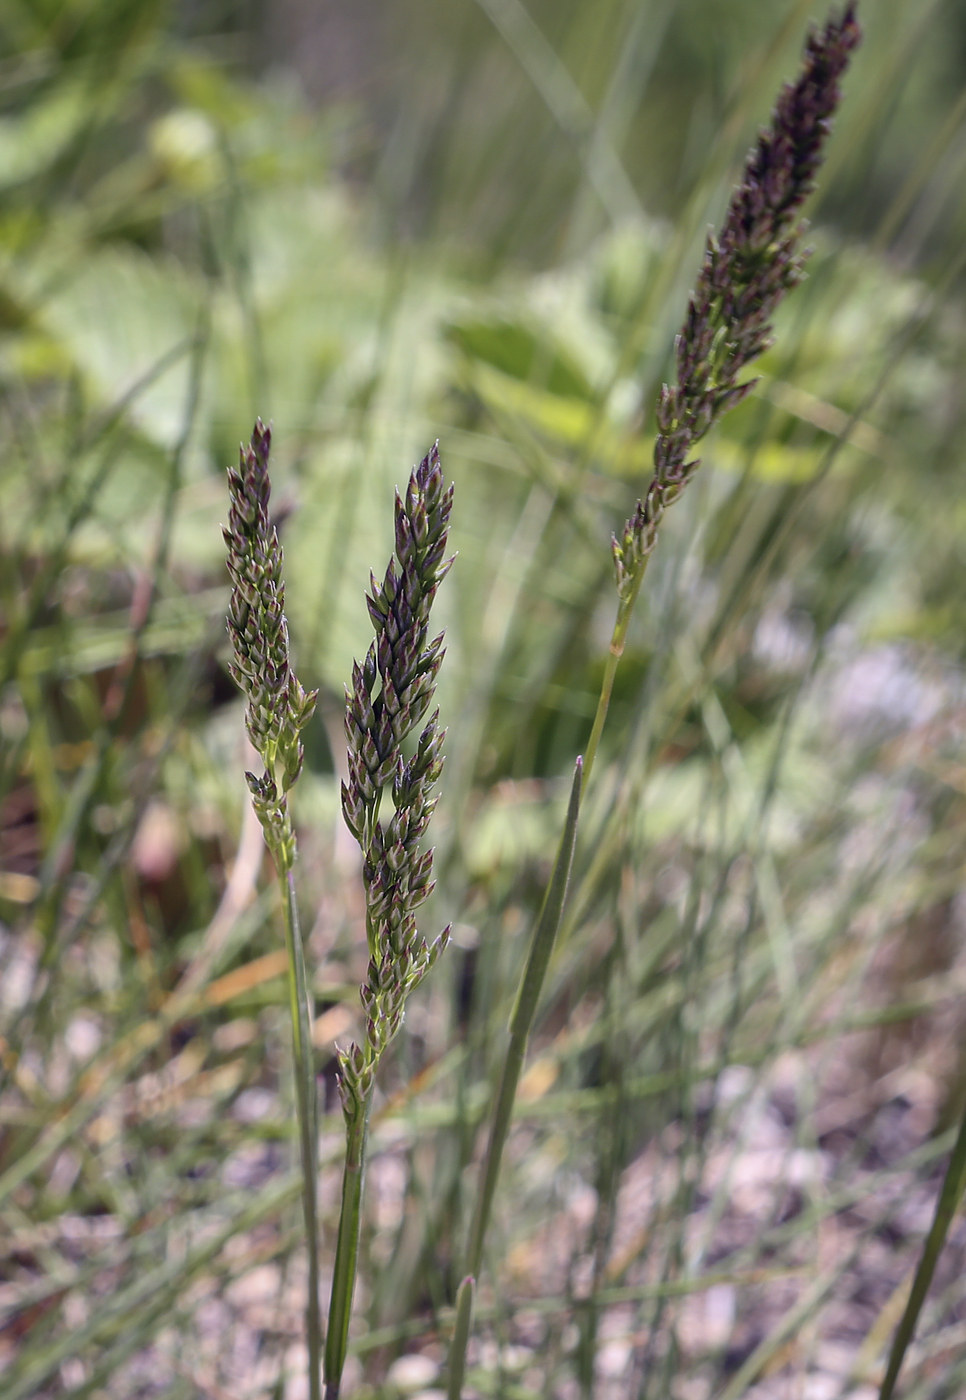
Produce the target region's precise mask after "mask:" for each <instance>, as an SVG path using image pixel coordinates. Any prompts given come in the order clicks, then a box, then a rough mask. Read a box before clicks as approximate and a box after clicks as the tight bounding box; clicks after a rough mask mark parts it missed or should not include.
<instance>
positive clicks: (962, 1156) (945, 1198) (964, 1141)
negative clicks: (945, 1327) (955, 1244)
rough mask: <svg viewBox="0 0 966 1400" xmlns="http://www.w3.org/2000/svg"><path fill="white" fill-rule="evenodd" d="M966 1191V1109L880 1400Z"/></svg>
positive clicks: (891, 1387)
mask: <svg viewBox="0 0 966 1400" xmlns="http://www.w3.org/2000/svg"><path fill="white" fill-rule="evenodd" d="M964 1191H966V1109H964V1110H963V1117H962V1121H961V1123H960V1125H959V1133H958V1135H957V1137H956V1142H955V1144H954V1145H953V1150H952V1155H951V1156H950V1159H949V1166H948V1167H947V1168H946V1175H945V1177H944V1178H943V1184H942V1189H941V1191H940V1192H939V1199H938V1201H937V1202H936V1214H935V1215H934V1217H933V1222H932V1226H931V1227H930V1230H929V1234H928V1235H927V1236H926V1242H925V1244H924V1245H923V1247H922V1258H921V1259H920V1260H919V1267H918V1268H917V1269H916V1276H915V1278H914V1279H913V1281H912V1289H911V1290H910V1293H909V1301H908V1302H907V1303H906V1307H905V1311H904V1312H903V1314H902V1318H901V1319H900V1322H899V1326H898V1327H897V1328H896V1335H895V1338H894V1340H893V1343H892V1351H891V1352H890V1354H889V1365H888V1367H887V1368H886V1373H885V1379H884V1380H883V1382H882V1389H881V1390H880V1391H879V1400H892V1395H893V1393H894V1392H895V1388H896V1381H897V1380H898V1378H899V1371H900V1368H901V1367H902V1362H903V1358H904V1357H905V1354H906V1351H907V1350H908V1347H909V1343H910V1342H911V1341H912V1338H913V1334H914V1332H915V1330H916V1323H917V1322H918V1320H919V1314H920V1312H921V1311H922V1305H923V1303H924V1302H925V1301H926V1294H927V1293H928V1292H929V1285H930V1284H931V1283H932V1276H933V1274H934V1273H935V1271H936V1263H937V1261H938V1259H939V1256H940V1254H941V1253H942V1249H943V1245H944V1244H945V1243H946V1236H947V1235H948V1234H949V1227H950V1225H951V1224H952V1223H953V1217H954V1216H955V1214H956V1211H957V1210H958V1208H959V1203H960V1201H961V1200H962V1198H963V1192H964Z"/></svg>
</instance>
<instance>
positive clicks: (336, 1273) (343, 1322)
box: [325, 1087, 375, 1400]
mask: <svg viewBox="0 0 966 1400" xmlns="http://www.w3.org/2000/svg"><path fill="white" fill-rule="evenodd" d="M374 1092H375V1087H373V1088H372V1089H370V1091H369V1093H368V1094H367V1095H366V1097H365V1099H364V1100H363V1102H362V1105H361V1107H360V1110H359V1112H358V1113H357V1114H356V1115H355V1117H354V1119H353V1122H352V1124H351V1125H350V1126H349V1128H348V1129H347V1132H346V1153H345V1166H344V1168H343V1172H342V1210H341V1213H340V1215H339V1237H338V1240H337V1242H336V1247H335V1265H334V1268H333V1273H332V1295H331V1297H330V1300H329V1326H328V1331H327V1333H326V1338H325V1400H338V1397H339V1386H340V1385H341V1383H342V1368H343V1367H344V1366H345V1358H346V1349H347V1346H348V1341H349V1319H350V1317H351V1316H352V1295H353V1293H354V1292H355V1283H356V1265H357V1263H358V1259H359V1234H360V1231H361V1229H362V1190H363V1187H364V1185H365V1175H366V1149H367V1147H368V1144H369V1120H370V1118H371V1117H372V1099H373V1094H374Z"/></svg>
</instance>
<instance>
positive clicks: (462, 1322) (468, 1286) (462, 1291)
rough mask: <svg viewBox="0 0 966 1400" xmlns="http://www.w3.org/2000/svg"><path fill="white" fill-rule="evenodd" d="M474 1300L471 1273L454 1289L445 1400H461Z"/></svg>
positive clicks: (474, 1289) (474, 1282)
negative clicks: (454, 1316) (453, 1309)
mask: <svg viewBox="0 0 966 1400" xmlns="http://www.w3.org/2000/svg"><path fill="white" fill-rule="evenodd" d="M475 1302H476V1279H475V1278H474V1277H473V1275H472V1274H467V1275H466V1278H465V1279H464V1280H463V1282H462V1283H461V1284H460V1286H459V1288H458V1289H457V1290H456V1325H455V1327H454V1329H453V1345H452V1348H451V1350H450V1357H451V1359H450V1369H449V1383H448V1385H447V1388H446V1396H447V1400H461V1397H462V1394H463V1377H464V1376H465V1374H466V1348H467V1346H468V1344H469V1340H470V1329H471V1328H472V1326H473V1304H474V1303H475Z"/></svg>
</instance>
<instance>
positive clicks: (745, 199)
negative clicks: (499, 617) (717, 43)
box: [611, 0, 861, 598]
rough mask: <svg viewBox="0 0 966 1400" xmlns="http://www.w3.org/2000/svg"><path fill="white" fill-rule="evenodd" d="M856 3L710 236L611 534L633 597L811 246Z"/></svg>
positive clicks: (820, 45) (812, 50)
mask: <svg viewBox="0 0 966 1400" xmlns="http://www.w3.org/2000/svg"><path fill="white" fill-rule="evenodd" d="M855 8H856V7H855V4H854V0H850V2H849V3H848V4H847V5H846V6H845V9H844V10H843V12H842V13H841V15H840V16H838V17H835V16H832V17H831V18H830V19H829V20H828V21H827V23H826V25H825V27H824V29H822V30H821V31H820V32H813V33H812V34H810V35H809V38H808V40H807V42H806V46H805V57H804V61H803V64H802V70H801V73H800V74H799V77H798V80H797V81H796V82H795V83H787V84H785V86H784V87H783V88H782V90H781V93H780V94H779V97H778V102H777V103H776V105H775V110H774V112H773V113H772V119H771V122H770V123H769V125H768V126H767V127H766V128H765V129H764V130H763V131H762V132H761V134H760V135H759V137H758V142H757V144H756V146H755V147H754V149H753V150H752V151H751V153H750V155H749V156H748V159H747V161H746V163H745V168H744V171H743V174H742V179H741V183H740V185H739V186H738V187H737V189H736V190H735V192H734V194H733V196H732V199H731V203H730V205H729V206H728V212H727V214H726V215H725V221H724V224H723V226H722V229H721V233H720V235H719V236H718V237H717V238H716V237H715V236H714V234H711V235H710V236H709V238H708V243H707V246H706V249H705V255H704V263H703V265H702V268H701V272H700V275H699V277H698V281H697V285H696V287H695V289H694V291H693V292H692V293H691V298H690V301H689V302H688V309H687V313H686V315H685V318H684V324H683V326H682V328H681V331H680V333H679V335H678V337H677V340H676V343H675V348H676V352H677V355H676V357H677V383H676V384H675V385H674V386H673V387H670V386H668V385H667V384H665V385H664V386H663V388H662V390H661V393H660V397H659V399H658V407H657V426H658V436H657V441H656V443H655V446H654V476H653V478H652V480H651V484H650V486H649V487H648V489H647V492H646V494H645V495H644V497H643V498H642V499H641V500H640V501H638V503H637V509H636V510H635V511H634V514H633V515H632V516H631V517H630V519H629V520H628V521H627V522H626V523H625V525H624V529H623V531H622V532H621V534H620V536H617V535H615V536H614V537H613V540H612V546H611V548H612V552H613V555H614V567H615V571H616V575H617V588H618V592H619V593H620V595H621V597H622V598H624V597H627V596H629V595H630V594H632V593H633V591H634V589H635V588H636V585H637V581H638V579H639V577H640V574H641V570H642V567H643V564H644V561H645V559H646V558H647V556H648V555H649V554H650V553H651V551H652V549H653V548H654V545H655V543H656V541H657V532H658V527H659V525H660V522H661V517H662V515H663V514H664V511H665V510H666V508H667V507H668V506H669V505H670V504H671V503H672V501H674V500H676V499H677V497H678V496H679V495H680V494H681V492H682V491H683V490H684V487H685V486H686V485H687V483H688V481H689V480H690V478H691V477H692V476H693V474H694V473H695V471H696V470H697V469H698V467H699V466H700V461H699V460H697V459H694V460H692V459H691V458H690V454H691V450H692V448H693V447H694V445H695V444H696V443H697V442H698V441H700V439H701V438H703V437H704V435H705V433H707V431H708V429H709V428H710V427H711V425H712V424H713V423H715V422H716V421H717V420H718V419H719V418H720V417H721V416H722V414H724V413H727V411H728V409H730V408H734V407H735V405H736V404H738V403H740V402H741V400H742V399H743V398H744V397H745V396H746V395H747V394H749V393H750V392H751V390H752V389H753V388H754V385H755V382H756V381H755V380H754V379H748V380H744V381H741V380H740V375H741V373H742V371H743V370H744V369H745V367H746V366H747V365H748V364H750V362H751V361H752V360H754V359H755V358H757V356H759V355H760V354H761V353H762V352H763V351H764V350H766V349H767V348H768V347H769V346H770V345H771V343H772V325H771V318H772V316H773V314H774V312H775V308H776V307H777V306H778V303H779V302H780V301H781V299H782V297H783V296H785V294H786V292H788V291H789V290H790V289H791V288H792V287H794V286H796V285H797V283H798V282H800V281H801V279H802V276H803V268H804V265H805V261H806V259H807V257H808V250H803V249H801V247H800V244H801V238H802V235H803V233H804V227H805V226H804V224H803V223H802V222H801V220H800V219H799V218H798V211H799V209H800V208H801V206H802V204H803V202H804V201H805V199H806V198H807V196H808V195H809V194H810V193H811V192H812V190H813V189H814V187H815V174H816V171H817V170H818V167H819V165H820V164H821V161H822V154H823V148H824V145H825V141H826V139H827V137H828V134H829V131H830V129H831V118H832V115H833V114H834V112H835V109H836V108H837V106H838V104H839V99H840V97H841V90H840V87H839V79H840V78H841V76H842V74H843V72H844V71H845V69H846V67H847V66H848V62H849V57H850V55H851V53H852V50H853V49H854V48H855V47H856V45H857V44H858V43H859V40H860V38H861V31H860V29H859V25H858V21H857V20H856V15H855Z"/></svg>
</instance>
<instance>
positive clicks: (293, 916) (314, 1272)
mask: <svg viewBox="0 0 966 1400" xmlns="http://www.w3.org/2000/svg"><path fill="white" fill-rule="evenodd" d="M279 880H280V882H281V884H282V896H283V901H282V903H283V910H284V918H285V950H286V952H287V954H288V988H289V1008H290V1011H291V1019H292V1053H293V1060H294V1069H295V1095H296V1105H297V1109H298V1131H299V1144H300V1148H301V1158H302V1209H303V1213H304V1215H305V1244H306V1248H307V1250H308V1256H309V1279H308V1298H307V1300H306V1305H305V1310H306V1321H307V1328H306V1337H307V1342H308V1349H309V1396H310V1400H321V1379H320V1377H321V1363H322V1332H321V1326H320V1315H319V1225H318V1200H317V1189H316V1188H317V1178H318V1170H317V1166H318V1141H319V1132H318V1100H317V1097H316V1091H315V1065H314V1061H313V1055H312V1014H311V1009H310V1005H309V989H308V979H307V977H306V973H305V950H304V948H303V945H302V934H301V930H300V928H299V911H298V902H297V899H296V894H295V879H294V876H293V874H292V870H291V867H289V868H288V869H287V870H285V871H284V872H283V871H282V870H281V869H280V870H279Z"/></svg>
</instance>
